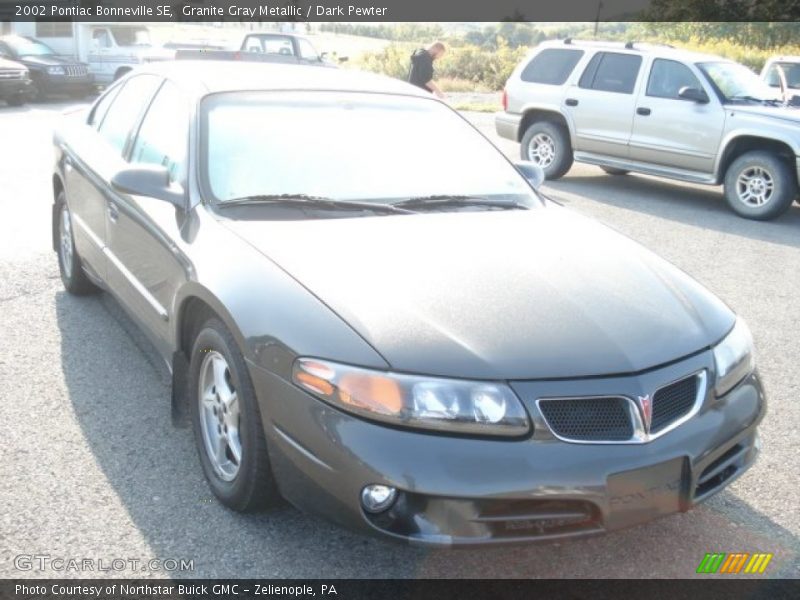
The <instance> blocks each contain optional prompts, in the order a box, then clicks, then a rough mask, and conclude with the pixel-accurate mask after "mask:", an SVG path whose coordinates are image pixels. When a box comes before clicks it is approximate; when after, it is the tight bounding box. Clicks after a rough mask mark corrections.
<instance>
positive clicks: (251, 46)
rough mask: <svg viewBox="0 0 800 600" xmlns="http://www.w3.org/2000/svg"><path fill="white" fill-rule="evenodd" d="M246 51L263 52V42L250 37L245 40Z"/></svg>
mask: <svg viewBox="0 0 800 600" xmlns="http://www.w3.org/2000/svg"><path fill="white" fill-rule="evenodd" d="M244 49H245V50H246V51H247V52H262V51H263V48H262V46H261V41H260V40H259V39H258V38H257V37H249V38H247V39H246V40H245V46H244Z"/></svg>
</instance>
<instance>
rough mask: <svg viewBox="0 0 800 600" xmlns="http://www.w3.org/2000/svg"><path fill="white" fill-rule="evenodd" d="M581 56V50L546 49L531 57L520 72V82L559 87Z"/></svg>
mask: <svg viewBox="0 0 800 600" xmlns="http://www.w3.org/2000/svg"><path fill="white" fill-rule="evenodd" d="M582 56H583V50H575V49H568V48H548V49H547V50H542V51H541V52H539V54H537V55H536V56H534V57H533V59H532V60H531V62H529V63H528V64H527V66H526V67H525V69H523V71H522V75H521V76H520V77H521V78H522V81H527V82H530V83H545V84H547V85H561V84H562V83H564V82H565V81H566V80H567V77H569V75H570V73H572V69H574V68H575V65H577V64H578V61H579V60H580V59H581V57H582Z"/></svg>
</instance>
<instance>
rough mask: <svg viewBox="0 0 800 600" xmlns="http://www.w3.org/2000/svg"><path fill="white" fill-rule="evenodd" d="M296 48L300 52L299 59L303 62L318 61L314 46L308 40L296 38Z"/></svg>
mask: <svg viewBox="0 0 800 600" xmlns="http://www.w3.org/2000/svg"><path fill="white" fill-rule="evenodd" d="M297 46H298V48H299V50H300V57H301V58H304V59H305V60H319V54H317V51H316V50H314V46H312V45H311V42H309V41H308V40H306V39H303V38H297Z"/></svg>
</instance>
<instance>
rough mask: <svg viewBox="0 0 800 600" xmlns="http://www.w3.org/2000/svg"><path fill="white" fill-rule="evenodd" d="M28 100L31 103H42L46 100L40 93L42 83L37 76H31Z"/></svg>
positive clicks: (41, 92)
mask: <svg viewBox="0 0 800 600" xmlns="http://www.w3.org/2000/svg"><path fill="white" fill-rule="evenodd" d="M30 99H31V101H33V102H44V101H45V100H46V99H47V98H46V97H45V93H44V92H43V91H42V82H41V81H40V80H39V77H38V76H33V75H31V91H30Z"/></svg>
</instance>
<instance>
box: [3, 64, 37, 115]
mask: <svg viewBox="0 0 800 600" xmlns="http://www.w3.org/2000/svg"><path fill="white" fill-rule="evenodd" d="M30 88H31V80H30V77H29V76H28V69H27V68H26V67H25V65H23V64H20V63H18V62H14V61H12V60H8V59H6V58H3V57H2V56H0V100H5V101H6V102H7V103H8V104H10V105H11V106H19V105H21V104H24V103H25V99H26V98H27V97H28V94H30Z"/></svg>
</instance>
